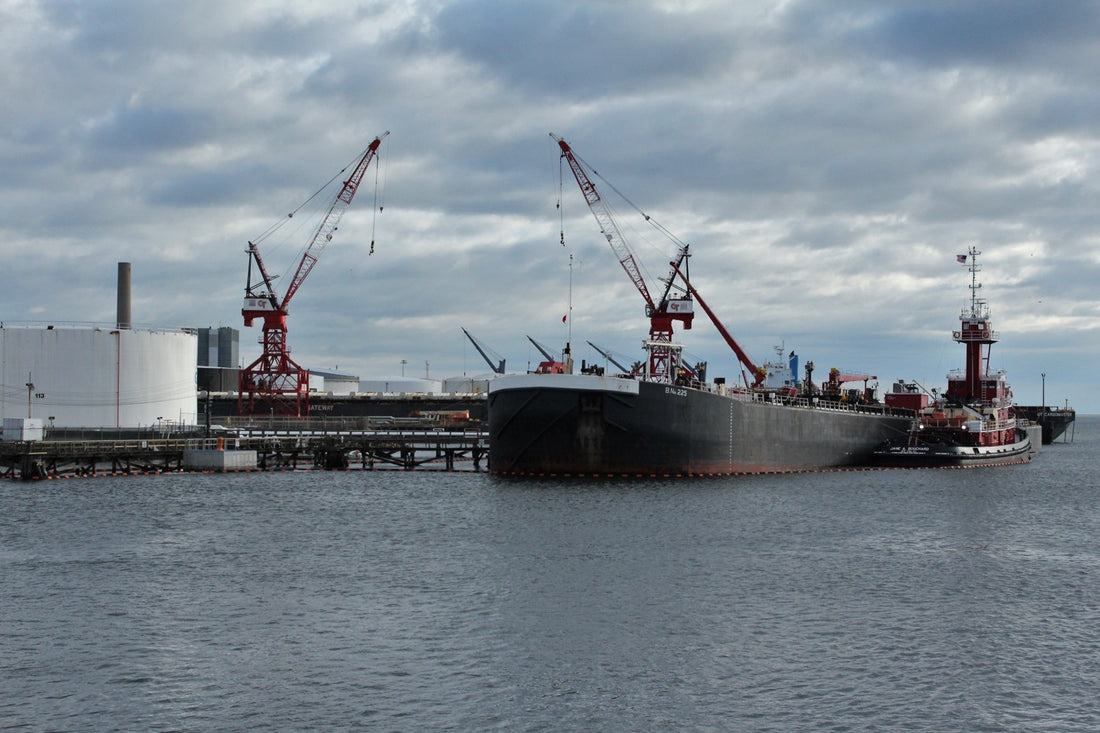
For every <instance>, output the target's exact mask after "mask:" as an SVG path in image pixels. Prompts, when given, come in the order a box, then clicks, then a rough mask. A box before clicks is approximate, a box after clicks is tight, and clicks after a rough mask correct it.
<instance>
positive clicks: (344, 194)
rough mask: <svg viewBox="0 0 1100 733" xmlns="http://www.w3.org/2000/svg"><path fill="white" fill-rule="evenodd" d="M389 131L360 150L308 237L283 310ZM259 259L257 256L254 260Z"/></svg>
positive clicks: (322, 249) (338, 221) (310, 267)
mask: <svg viewBox="0 0 1100 733" xmlns="http://www.w3.org/2000/svg"><path fill="white" fill-rule="evenodd" d="M389 134H390V133H389V130H387V131H386V132H384V133H382V134H381V135H379V136H378V137H376V138H374V140H373V141H372V142H371V144H370V145H368V146H367V151H366V152H365V153H363V157H362V158H360V159H359V162H358V163H357V164H356V166H355V169H354V170H353V171H352V172H351V175H350V176H348V179H347V180H346V181H344V187H343V188H341V189H340V193H339V194H337V196H336V199H335V200H334V201H333V202H332V206H330V207H329V210H328V213H327V214H325V218H324V219H323V220H322V221H321V225H320V226H319V227H317V232H316V233H315V234H314V235H313V239H312V240H310V243H309V246H308V247H306V251H305V253H304V254H303V255H302V259H301V261H300V262H299V263H298V269H297V270H296V271H295V272H294V277H293V278H291V280H290V285H289V286H287V289H286V295H284V296H283V302H282V303H280V304H279V307H280V308H282V309H283V310H286V307H287V305H288V304H289V303H290V299H291V298H293V297H294V294H295V293H297V292H298V288H300V287H302V282H303V281H304V280H305V279H306V277H307V276H308V275H309V273H310V271H311V270H313V266H314V265H315V264H317V258H318V257H320V256H321V252H323V251H324V249H325V247H326V246H327V245H328V243H329V242H330V241H332V235H333V233H334V232H335V231H336V225H337V224H339V223H340V217H342V216H343V215H344V212H345V211H347V208H348V206H349V205H350V204H351V200H352V199H353V198H355V192H356V191H358V190H359V182H360V181H362V180H363V174H364V173H366V172H367V166H369V165H370V162H371V160H372V159H373V158H374V156H375V154H376V153H377V152H378V146H379V145H381V144H382V139H383V138H385V137H386V135H389ZM258 259H259V258H258V257H257V260H258Z"/></svg>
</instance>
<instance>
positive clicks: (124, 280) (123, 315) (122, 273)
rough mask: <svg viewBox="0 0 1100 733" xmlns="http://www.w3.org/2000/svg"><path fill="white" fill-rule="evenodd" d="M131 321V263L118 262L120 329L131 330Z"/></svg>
mask: <svg viewBox="0 0 1100 733" xmlns="http://www.w3.org/2000/svg"><path fill="white" fill-rule="evenodd" d="M130 326H131V323H130V263H129V262H119V263H118V329H119V330H120V331H122V330H129V329H130Z"/></svg>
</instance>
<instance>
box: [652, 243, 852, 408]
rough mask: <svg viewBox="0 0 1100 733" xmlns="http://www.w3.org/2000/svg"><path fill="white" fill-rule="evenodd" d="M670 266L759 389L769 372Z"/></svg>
mask: <svg viewBox="0 0 1100 733" xmlns="http://www.w3.org/2000/svg"><path fill="white" fill-rule="evenodd" d="M669 264H670V265H671V266H672V271H673V272H675V273H676V274H677V275H679V276H680V277H681V278H682V279H683V281H684V285H686V286H687V289H688V292H689V293H691V294H692V295H694V296H695V299H696V300H698V301H699V305H701V306H703V311H704V312H705V313H706V314H707V316H708V317H709V318H710V320H711V323H713V324H714V327H715V328H717V329H718V333H719V335H721V336H722V338H723V339H724V340H725V342H726V345H727V346H729V347H730V348H731V349H733V353H734V354H736V355H737V360H738V361H740V362H741V366H742V367H744V368H745V369H747V370H748V372H749V374H751V375H752V380H753V381H752V384H751V385H750V384H748V377H746V378H745V384H746V386H748V387H759V386H760V384H761V383H762V382H763V381H764V379H765V378H766V377H767V372H765V371H764V370H763V369H761V368H760V367H758V366H756V364H755V363H753V360H752V359H751V358H749V355H748V354H747V353H745V350H744V349H742V348H741V345H740V344H739V343H737V340H736V339H734V338H733V335H732V334H731V333H730V332H729V331H728V330H727V329H726V327H725V326H724V325H722V321H720V320H719V319H718V316H717V315H715V313H714V311H712V310H711V309H710V306H708V305H707V302H706V301H705V300H703V296H701V295H699V291H698V290H696V289H695V286H694V285H692V284H691V281H690V280H688V279H687V275H686V274H685V273H683V272H681V271H680V267H679V264H678V263H676V262H670V263H669ZM872 379H873V377H872Z"/></svg>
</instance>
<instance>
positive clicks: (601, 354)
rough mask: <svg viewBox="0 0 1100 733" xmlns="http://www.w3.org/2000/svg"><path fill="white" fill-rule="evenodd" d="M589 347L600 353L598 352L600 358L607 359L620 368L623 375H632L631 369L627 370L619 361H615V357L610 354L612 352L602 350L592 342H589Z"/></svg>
mask: <svg viewBox="0 0 1100 733" xmlns="http://www.w3.org/2000/svg"><path fill="white" fill-rule="evenodd" d="M588 345H589V346H591V347H592V348H593V349H595V350H596V351H598V352H599V354H600V356H602V357H603V358H605V359H607V360H608V361H609V362H611V363H612V364H614V365H615V366H617V367H619V369H620V370H621V371H622V373H623V374H630V373H631V370H630V369H627V368H626V367H624V366H623V365H622V364H620V363H619V362H618V361H617V360H616V359H615V357H614V356H612V355H611V352H610V351H607V350H605V349H601V348H600V347H599V346H596V344H594V343H592V342H591V341H589V342H588Z"/></svg>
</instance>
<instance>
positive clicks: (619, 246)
mask: <svg viewBox="0 0 1100 733" xmlns="http://www.w3.org/2000/svg"><path fill="white" fill-rule="evenodd" d="M550 137H552V138H554V140H555V141H557V143H558V147H559V148H561V154H562V157H564V158H565V160H566V162H567V163H568V164H569V169H570V170H572V171H573V177H574V178H576V179H577V185H578V186H580V188H581V193H582V194H583V195H584V200H585V201H586V202H587V203H588V208H589V209H591V211H592V216H594V217H596V223H597V224H598V225H599V227H600V233H601V234H603V236H604V238H606V239H607V243H608V244H610V245H611V249H612V251H614V252H615V256H616V257H617V258H618V259H619V264H620V265H622V266H623V269H624V270H626V274H627V275H628V276H629V277H630V280H631V282H633V283H634V287H636V288H638V292H639V293H641V294H642V298H644V299H645V302H646V305H647V306H648V307H649V309H650V310H653V308H654V307H655V306H654V305H653V298H652V297H651V296H650V294H649V288H647V287H646V284H645V280H644V279H642V273H641V271H640V270H639V269H638V263H637V262H636V261H635V260H634V255H633V253H631V251H630V249H629V248H628V247H627V246H626V241H625V240H624V239H623V234H622V232H620V231H619V225H618V224H616V223H615V218H614V217H612V216H611V211H610V210H609V209H608V208H607V204H606V203H605V202H604V200H603V197H601V196H600V192H599V191H597V190H596V184H594V183H593V182H592V179H591V178H589V177H588V173H587V172H586V171H585V170H584V166H582V165H581V163H580V161H579V160H578V159H577V156H576V155H575V154H574V153H573V149H572V148H571V147H569V143H567V142H565V141H564V140H562V139H561V138H560V137H558V136H557V135H555V134H554V133H550Z"/></svg>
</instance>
